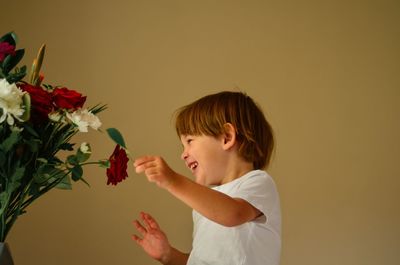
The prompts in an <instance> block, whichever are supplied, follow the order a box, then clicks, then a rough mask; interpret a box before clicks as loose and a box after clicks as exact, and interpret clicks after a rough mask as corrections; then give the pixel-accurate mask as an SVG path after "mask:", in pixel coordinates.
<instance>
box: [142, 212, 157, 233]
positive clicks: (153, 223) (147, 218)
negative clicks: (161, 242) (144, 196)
mask: <svg viewBox="0 0 400 265" xmlns="http://www.w3.org/2000/svg"><path fill="white" fill-rule="evenodd" d="M144 218H145V219H144V221H145V222H146V224H147V225H148V226H149V227H150V228H153V229H160V226H159V225H158V223H157V222H156V220H154V218H153V217H152V216H151V215H150V214H146V213H145V214H144Z"/></svg>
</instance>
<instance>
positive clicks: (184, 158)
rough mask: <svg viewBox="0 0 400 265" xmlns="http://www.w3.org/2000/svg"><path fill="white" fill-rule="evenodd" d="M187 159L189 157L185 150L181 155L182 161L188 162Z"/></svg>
mask: <svg viewBox="0 0 400 265" xmlns="http://www.w3.org/2000/svg"><path fill="white" fill-rule="evenodd" d="M187 157H188V153H187V152H186V151H185V150H183V152H182V154H181V159H182V160H186V158H187Z"/></svg>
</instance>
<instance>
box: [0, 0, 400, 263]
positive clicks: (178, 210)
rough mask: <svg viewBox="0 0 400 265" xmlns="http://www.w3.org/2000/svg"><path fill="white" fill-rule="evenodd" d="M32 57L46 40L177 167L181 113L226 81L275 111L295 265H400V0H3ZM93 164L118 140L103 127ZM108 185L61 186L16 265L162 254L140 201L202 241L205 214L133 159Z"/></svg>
mask: <svg viewBox="0 0 400 265" xmlns="http://www.w3.org/2000/svg"><path fill="white" fill-rule="evenodd" d="M1 2H2V3H1V5H0V9H1V15H0V30H1V34H4V33H6V32H8V31H11V30H14V31H15V32H16V33H17V34H18V36H19V38H20V42H19V46H18V47H20V48H22V47H24V48H26V56H25V61H24V63H25V64H27V65H28V67H30V63H31V60H32V59H33V58H34V56H35V55H36V52H37V50H38V48H39V47H40V45H41V44H42V43H46V44H47V54H46V58H45V63H44V67H43V72H44V75H45V83H46V82H47V83H51V84H55V85H56V84H59V85H61V84H62V85H65V86H67V87H69V88H71V89H76V90H78V91H80V92H82V93H83V94H85V95H87V96H88V103H87V106H92V105H94V104H96V103H99V102H102V103H107V104H108V106H109V109H108V110H107V111H105V112H103V113H102V114H101V115H100V118H101V120H102V122H103V124H104V125H103V129H105V128H108V127H117V128H119V129H120V130H121V131H122V132H123V134H124V136H125V138H126V141H127V143H128V146H129V149H130V150H131V151H132V153H133V155H134V156H138V155H143V154H159V155H162V156H164V157H165V159H166V160H167V161H168V162H169V163H170V164H171V166H172V167H174V168H175V169H176V170H178V171H180V172H182V173H185V174H189V171H188V170H187V169H185V168H184V165H183V163H182V162H181V161H180V158H179V156H180V152H181V147H180V143H179V141H178V138H177V136H176V135H175V132H174V128H173V123H172V114H173V112H174V110H175V109H177V108H178V107H180V106H182V105H185V104H187V103H190V102H191V101H193V100H195V99H197V98H198V97H200V96H203V95H205V94H209V93H213V92H217V91H220V90H242V91H245V92H247V93H248V94H249V95H250V96H252V97H253V98H254V99H255V100H256V101H257V102H258V103H259V104H260V105H261V106H262V108H263V109H264V111H265V112H266V115H267V117H268V119H269V120H270V122H271V123H272V125H273V127H274V129H275V133H276V139H277V149H276V153H275V156H274V160H273V162H272V166H271V168H270V169H269V172H270V173H271V175H272V176H273V177H274V178H275V180H276V182H277V185H278V188H279V191H280V195H281V201H282V211H283V249H282V250H283V251H282V262H281V264H282V265H290V264H297V265H314V264H315V265H320V264H332V265H336V264H341V265H354V264H360V265H376V264H385V265H397V264H399V263H400V254H399V245H400V207H399V206H400V205H399V202H400V192H399V191H400V180H399V177H400V167H399V158H400V140H399V137H400V123H399V114H400V104H399V103H400V71H399V70H400V27H399V26H400V15H399V14H400V2H399V1H397V0H393V1H389V0H375V1H372V0H371V1H356V0H348V1H338V0H334V1H333V0H332V1H312V0H306V1H296V0H288V1H244V0H243V1H234V0H232V1H217V0H215V1H190V0H189V1H185V0H181V1H178V0H170V1H161V0H160V1H151V0H147V1H145V0H142V1H139V0H129V1H128V0H125V1H121V0H115V1H94V0H93V1H84V0H83V1H82V0H80V1H75V0H70V1H49V0H40V1H21V0H13V1H1ZM76 141H77V142H78V143H80V142H81V141H88V142H90V143H91V145H92V148H93V151H94V156H93V158H94V159H100V158H107V157H108V156H109V155H110V154H111V152H112V149H113V143H112V142H111V141H110V140H109V139H108V137H107V136H106V135H105V134H104V133H103V134H102V133H98V132H90V133H88V134H85V135H80V136H79V137H78V138H76ZM129 173H130V176H129V179H127V180H126V181H124V182H123V183H121V184H120V185H118V186H116V187H112V186H107V185H106V184H105V183H106V177H105V172H104V170H103V169H100V168H97V167H89V168H87V169H86V171H85V175H86V179H87V181H88V182H90V185H91V187H90V188H89V187H87V186H86V185H85V184H83V183H76V185H74V189H73V190H72V191H60V190H53V191H51V192H49V193H48V194H47V195H46V196H45V197H43V198H41V199H40V200H38V201H36V202H35V203H34V204H33V205H32V206H31V207H30V208H28V213H27V214H25V215H24V216H22V217H20V218H19V219H18V221H17V224H16V225H15V226H14V227H13V230H12V232H11V233H10V235H9V237H8V239H7V241H8V242H9V244H10V246H11V249H12V253H13V256H14V260H15V264H17V265H28V264H29V265H35V264H37V265H52V264H58V265H63V264H82V265H84V264H98V265H103V264H104V265H105V264H139V265H146V264H157V263H156V262H154V261H152V260H151V259H150V258H148V257H147V256H146V255H145V254H144V253H143V252H142V251H141V249H139V248H138V247H137V246H136V245H135V243H134V242H132V241H131V239H130V236H131V234H133V233H134V229H133V226H132V224H131V221H132V220H134V219H135V218H137V216H138V213H139V212H140V211H141V210H145V211H148V212H150V213H151V214H153V215H154V216H155V217H156V218H157V219H158V221H159V223H160V225H161V226H162V228H163V229H164V230H165V231H166V233H167V234H168V235H169V239H170V241H171V243H172V244H173V245H175V246H176V247H177V248H180V249H181V250H184V251H189V250H190V246H191V231H192V222H191V210H190V209H189V208H187V207H186V206H185V205H183V204H182V203H181V202H180V201H178V200H176V199H175V198H173V197H172V196H170V195H169V194H168V193H167V192H165V191H163V190H160V189H159V188H158V187H156V186H155V185H154V184H151V183H148V182H147V181H146V180H145V177H144V176H143V175H137V174H135V173H134V170H133V167H132V166H131V167H130V169H129Z"/></svg>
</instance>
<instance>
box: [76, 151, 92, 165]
mask: <svg viewBox="0 0 400 265" xmlns="http://www.w3.org/2000/svg"><path fill="white" fill-rule="evenodd" d="M89 150H90V147H89ZM90 155H91V153H90V152H89V153H83V152H82V151H81V149H80V148H79V149H78V151H76V158H77V160H78V161H79V163H83V162H85V161H87V160H88V159H89V158H90Z"/></svg>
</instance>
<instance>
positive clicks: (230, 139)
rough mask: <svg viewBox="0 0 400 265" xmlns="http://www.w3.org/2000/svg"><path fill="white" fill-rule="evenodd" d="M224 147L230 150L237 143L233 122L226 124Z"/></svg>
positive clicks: (223, 138)
mask: <svg viewBox="0 0 400 265" xmlns="http://www.w3.org/2000/svg"><path fill="white" fill-rule="evenodd" d="M222 140H223V149H224V150H228V149H230V148H232V147H233V146H234V145H235V143H236V128H235V127H234V126H233V125H232V124H231V123H225V124H224V134H223V135H222Z"/></svg>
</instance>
